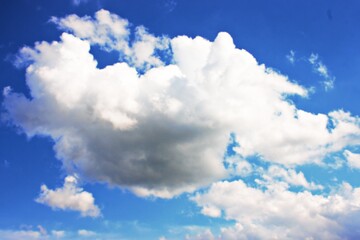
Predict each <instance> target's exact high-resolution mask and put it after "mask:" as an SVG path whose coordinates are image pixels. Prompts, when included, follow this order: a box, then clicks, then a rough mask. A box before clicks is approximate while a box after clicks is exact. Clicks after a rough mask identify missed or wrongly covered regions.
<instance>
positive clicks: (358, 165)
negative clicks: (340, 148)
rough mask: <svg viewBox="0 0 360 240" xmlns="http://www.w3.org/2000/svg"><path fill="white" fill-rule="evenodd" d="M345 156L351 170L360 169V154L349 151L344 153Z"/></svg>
mask: <svg viewBox="0 0 360 240" xmlns="http://www.w3.org/2000/svg"><path fill="white" fill-rule="evenodd" d="M344 156H345V158H346V160H347V162H348V165H349V166H350V167H351V168H355V169H360V154H359V153H353V152H351V151H349V150H345V151H344Z"/></svg>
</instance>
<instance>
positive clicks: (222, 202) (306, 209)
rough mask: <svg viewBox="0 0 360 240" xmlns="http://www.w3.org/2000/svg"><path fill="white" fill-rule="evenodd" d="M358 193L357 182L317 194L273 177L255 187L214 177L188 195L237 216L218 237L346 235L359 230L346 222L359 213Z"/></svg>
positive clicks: (320, 237) (342, 236) (332, 237)
mask: <svg viewBox="0 0 360 240" xmlns="http://www.w3.org/2000/svg"><path fill="white" fill-rule="evenodd" d="M359 197H360V188H352V187H351V186H350V185H349V184H348V183H343V185H342V186H341V187H340V188H339V189H338V190H337V191H335V192H332V193H330V194H329V195H328V196H323V195H314V194H312V193H310V192H308V191H303V192H291V191H289V190H288V189H287V188H286V187H285V186H284V185H282V184H279V183H275V184H273V185H269V186H267V188H266V189H257V188H254V187H250V186H247V185H246V184H245V183H244V182H243V181H241V180H238V181H233V182H228V181H223V182H217V183H214V184H213V185H212V186H211V187H210V189H209V190H208V191H207V192H205V193H202V194H200V193H198V194H197V195H196V196H195V197H194V199H193V200H194V201H195V202H196V203H197V204H198V205H199V206H200V207H202V209H204V208H209V207H211V208H213V209H218V211H221V212H222V213H223V216H224V218H226V219H228V220H235V221H236V222H237V224H236V225H234V226H233V227H228V228H223V229H222V230H221V235H222V237H221V239H226V240H227V239H265V238H266V239H347V238H348V237H349V236H351V234H353V236H352V237H356V236H355V235H356V234H359V233H356V232H355V231H354V230H355V229H356V227H358V226H351V225H349V220H351V219H352V218H354V216H355V215H356V214H357V215H359V213H360V212H359V211H360V201H359V199H360V198H359ZM203 214H206V212H204V211H203ZM354 214H355V215H354ZM209 216H212V217H214V216H213V215H211V214H210V215H209ZM357 237H359V235H358V236H357ZM351 239H353V238H351Z"/></svg>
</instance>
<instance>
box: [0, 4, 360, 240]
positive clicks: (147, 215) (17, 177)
mask: <svg viewBox="0 0 360 240" xmlns="http://www.w3.org/2000/svg"><path fill="white" fill-rule="evenodd" d="M99 9H107V10H109V11H110V12H112V13H114V14H117V15H119V16H121V17H122V18H126V19H128V20H129V22H131V24H132V25H133V26H138V25H144V26H145V27H146V28H147V29H148V30H149V32H151V33H153V34H154V35H156V36H159V35H163V34H165V35H167V36H169V37H170V38H172V37H176V36H178V35H187V36H190V37H195V36H202V37H204V38H206V39H209V40H211V41H212V40H213V39H214V38H215V37H216V35H217V34H218V33H219V32H221V31H226V32H228V33H230V34H231V36H232V37H233V40H234V43H235V45H236V46H237V47H238V48H243V49H246V50H247V51H249V52H250V53H251V54H252V55H253V56H254V57H255V58H256V59H257V61H258V62H259V63H264V64H265V65H266V66H268V67H271V68H274V69H276V70H277V71H279V72H281V73H282V74H284V75H287V76H288V77H289V78H290V79H291V80H294V81H297V82H298V83H300V84H301V85H303V86H306V87H311V86H313V87H315V92H314V93H313V94H311V96H310V97H309V98H308V99H300V98H297V97H295V98H293V99H292V100H293V101H294V102H295V103H296V104H297V106H298V108H300V109H304V110H306V111H310V112H313V113H319V112H321V113H327V112H329V111H331V110H334V109H344V110H346V111H350V112H351V113H352V114H353V115H360V110H359V102H360V95H359V92H360V83H359V77H360V68H359V66H360V44H359V43H360V31H359V25H360V2H359V1H356V0H349V1H339V0H330V1H329V0H317V1H314V0H303V1H297V0H291V1H289V0H272V1H266V0H263V1H260V0H256V1H254V0H241V1H238V0H222V1H218V0H212V1H209V0H196V1H190V0H156V1H148V0H133V1H130V0H88V1H86V2H82V3H80V4H78V5H76V4H74V3H73V2H72V1H70V0H53V1H46V0H14V1H3V2H2V5H1V8H0V29H1V35H0V89H3V88H4V87H6V86H11V88H12V89H13V90H14V92H21V93H24V94H26V95H27V96H29V95H28V94H29V93H28V88H27V86H26V83H25V74H24V73H25V70H24V69H23V68H20V69H19V68H16V67H15V66H14V65H13V61H14V59H15V58H16V54H17V52H18V50H19V49H20V48H22V47H23V46H33V44H34V42H36V41H53V40H59V35H60V33H61V31H60V30H58V29H57V27H56V26H55V24H53V23H51V22H49V19H50V18H51V17H52V16H56V17H64V16H66V15H68V14H73V13H74V14H77V15H79V16H84V15H89V16H93V14H94V13H95V12H96V11H97V10H99ZM291 50H293V51H294V52H295V57H296V59H297V60H296V62H295V63H294V64H291V63H290V62H289V61H288V60H287V58H286V55H288V54H289V53H290V51H291ZM92 52H93V54H94V55H95V58H96V59H97V60H98V62H99V66H105V65H108V64H112V63H114V62H116V61H117V55H116V54H111V53H110V54H108V53H107V54H104V53H103V52H101V51H100V50H99V49H96V48H94V49H92ZM311 53H315V54H318V56H319V59H321V61H322V62H323V63H324V64H325V65H326V66H327V68H328V70H329V73H330V74H331V76H334V77H335V78H336V79H335V85H334V88H333V89H331V90H329V91H325V90H324V89H323V88H322V86H321V84H320V81H321V80H322V77H321V76H319V75H318V74H316V72H314V70H313V68H312V67H311V65H310V64H309V62H308V60H307V59H308V58H309V56H310V54H311ZM0 102H3V96H1V97H0ZM2 114H3V115H2V116H3V117H2V118H3V119H5V118H6V114H5V113H4V110H2ZM52 146H53V142H52V140H51V139H50V138H47V137H39V136H37V137H34V138H32V139H28V138H27V137H26V136H25V134H23V133H22V132H21V130H19V129H17V128H16V127H14V126H11V124H10V123H9V122H8V121H6V120H3V121H2V122H1V124H0V193H1V194H0V196H1V197H0V229H13V230H16V229H24V226H25V225H28V226H30V225H31V226H34V227H33V228H34V229H36V226H37V225H42V226H44V227H46V228H48V229H64V230H68V231H76V230H77V229H89V230H92V231H95V232H110V231H113V232H117V233H118V234H119V236H126V237H128V238H129V239H140V238H141V239H157V238H158V237H159V236H162V235H165V234H164V233H167V232H168V231H169V228H170V227H171V226H188V225H200V226H209V225H210V226H220V225H221V226H226V225H227V224H230V223H231V221H230V222H227V221H225V220H221V219H212V218H207V217H204V216H202V215H201V214H199V209H198V208H197V207H196V206H195V204H194V203H192V202H190V201H188V198H187V196H186V194H185V195H181V196H180V197H177V198H175V199H172V200H161V199H150V200H149V199H141V198H138V197H136V196H134V195H133V194H131V193H129V192H128V191H125V190H119V189H117V188H109V187H108V186H106V185H103V184H100V183H88V184H86V185H84V188H85V189H86V191H89V192H91V193H92V194H93V195H94V196H95V199H96V202H97V204H98V205H99V206H100V208H101V209H102V214H103V217H101V218H98V219H92V218H81V217H79V214H78V213H76V212H71V211H53V210H51V208H50V207H47V206H44V205H41V204H39V203H36V202H35V201H34V199H35V198H36V197H37V196H38V194H39V192H40V185H41V184H43V183H45V184H46V185H47V186H49V187H50V188H55V187H59V186H61V185H62V183H63V178H64V177H65V176H66V173H65V172H64V170H63V169H62V164H61V162H60V161H59V160H57V159H56V157H55V154H54V151H53V149H52ZM304 171H310V172H311V170H304ZM348 173H349V174H350V175H351V177H350V179H352V180H349V181H352V182H355V180H359V177H358V173H356V172H355V173H354V171H351V170H348V169H347V170H344V173H341V174H340V176H342V174H348ZM326 174H328V173H324V175H321V176H326V177H325V178H326V179H327V180H324V181H330V180H329V179H328V178H329V177H330V176H331V175H326ZM321 176H320V178H321ZM357 185H358V184H357ZM25 228H26V227H25ZM214 231H215V232H216V231H218V229H217V230H216V229H215V230H214ZM181 234H182V233H174V236H175V237H179V236H180V235H181ZM144 236H147V238H144ZM0 239H1V236H0ZM104 239H106V238H104Z"/></svg>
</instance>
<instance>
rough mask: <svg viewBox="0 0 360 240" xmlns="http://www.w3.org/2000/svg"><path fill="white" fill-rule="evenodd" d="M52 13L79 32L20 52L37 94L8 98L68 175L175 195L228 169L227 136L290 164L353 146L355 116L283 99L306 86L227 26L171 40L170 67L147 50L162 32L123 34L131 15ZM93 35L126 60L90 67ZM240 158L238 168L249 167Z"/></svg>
mask: <svg viewBox="0 0 360 240" xmlns="http://www.w3.org/2000/svg"><path fill="white" fill-rule="evenodd" d="M53 21H54V22H56V23H57V24H59V26H60V27H61V28H62V29H66V30H70V31H71V32H72V33H73V34H74V35H71V34H68V33H63V34H62V35H61V39H60V41H58V42H52V43H47V42H41V43H36V44H35V47H34V48H29V47H27V48H24V49H23V50H22V53H23V54H24V55H23V56H24V60H25V61H26V62H29V63H30V65H29V66H28V67H27V70H26V80H27V85H28V86H29V89H30V93H31V97H32V99H31V100H30V99H27V98H26V97H25V96H24V95H22V94H16V93H13V92H9V93H8V94H7V95H6V96H5V97H4V98H5V101H4V106H5V108H6V109H7V111H8V114H9V116H10V117H11V119H12V121H13V122H14V124H16V125H18V126H20V127H21V128H22V129H23V130H24V132H25V133H26V134H27V135H28V136H30V137H31V136H34V135H41V136H44V135H45V136H50V137H51V138H52V139H53V140H54V142H55V146H54V149H55V152H56V156H57V158H59V159H61V161H62V162H63V164H64V167H65V168H66V169H67V171H68V172H69V174H72V173H74V172H75V173H76V172H78V171H79V172H80V173H81V174H83V175H84V176H86V177H87V178H88V179H92V180H97V181H100V182H107V183H109V184H112V185H117V186H120V187H124V188H128V189H131V190H132V191H133V192H135V193H136V194H138V195H139V196H150V195H154V196H159V197H164V198H170V197H172V196H174V195H178V194H180V193H182V192H187V191H193V190H195V189H196V188H198V187H200V186H205V185H207V184H210V183H212V182H213V181H216V180H218V179H221V178H224V177H226V176H228V175H229V174H230V173H229V171H227V170H226V169H225V167H224V166H223V156H224V152H225V150H226V145H227V144H228V138H229V135H230V133H234V134H235V135H236V138H237V143H238V144H239V147H237V148H236V151H237V152H238V154H239V155H241V157H242V159H246V158H247V157H248V156H252V155H254V154H256V155H258V156H259V157H261V158H262V159H263V160H264V161H269V162H277V163H281V164H284V165H287V166H295V165H301V164H305V163H321V161H322V160H323V158H324V157H325V156H326V155H327V154H329V153H332V152H337V151H341V150H342V149H343V148H344V147H346V146H348V145H356V144H359V143H360V127H359V119H358V117H354V116H351V114H350V113H346V112H344V111H341V110H338V111H333V112H331V113H329V114H313V113H310V112H306V111H304V110H300V109H297V108H296V106H295V105H294V104H293V103H292V102H291V101H289V100H288V98H289V96H290V95H299V96H301V97H306V96H307V90H306V89H305V88H304V87H302V86H300V85H298V84H296V83H293V82H291V81H290V80H289V79H287V77H285V76H283V75H281V74H279V73H277V72H275V71H274V70H271V69H269V68H266V67H265V66H264V65H259V64H258V63H257V61H256V59H255V58H254V57H253V56H252V55H251V54H250V53H248V52H247V51H246V50H243V49H237V48H236V47H235V45H234V43H233V41H232V38H231V36H230V35H229V34H227V33H219V34H218V36H217V37H216V39H215V40H214V41H209V40H206V39H204V38H202V37H196V38H189V37H187V36H179V37H175V38H173V39H171V40H169V42H170V45H171V49H172V51H173V53H172V55H169V57H171V61H172V64H168V65H166V64H165V63H163V62H161V61H160V60H161V58H160V57H159V56H156V54H152V51H154V49H157V48H160V49H164V48H165V46H166V44H159V45H157V44H158V43H159V42H160V43H162V42H163V41H165V42H167V40H164V39H165V38H162V37H160V38H157V37H155V36H153V35H150V34H149V33H147V32H146V31H145V29H144V28H143V27H138V28H137V33H136V34H138V37H137V38H138V40H135V42H132V43H130V42H129V39H128V38H129V32H130V30H129V23H128V21H127V20H124V19H122V18H120V17H118V16H116V15H114V14H110V13H109V12H108V11H105V10H100V11H99V12H97V13H96V15H95V19H92V18H90V17H82V18H81V17H78V16H76V15H70V16H67V17H65V18H61V19H59V18H54V19H53ZM137 43H139V44H140V43H141V44H140V45H139V47H136V46H137V45H136V44H137ZM91 44H97V45H100V46H102V47H104V48H106V49H108V50H110V49H117V50H118V51H119V52H122V53H123V54H125V57H124V61H123V62H119V63H116V64H113V65H109V66H107V67H105V68H103V69H99V68H97V62H96V61H95V60H94V57H93V56H92V55H91V54H90V53H89V50H90V47H91ZM159 61H160V62H159ZM140 64H142V66H143V67H144V69H143V70H144V73H143V74H140V73H139V72H138V71H137V66H139V65H140ZM328 122H334V124H333V125H334V128H333V129H332V130H331V131H329V130H328V129H327V126H328ZM244 164H245V165H246V163H245V162H243V163H242V165H241V164H240V165H239V166H238V172H240V173H241V174H245V173H246V172H249V171H251V169H250V168H249V166H248V165H247V166H243V165H244ZM243 170H245V172H242V171H243ZM48 191H49V190H48Z"/></svg>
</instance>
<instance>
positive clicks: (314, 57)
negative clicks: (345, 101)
mask: <svg viewBox="0 0 360 240" xmlns="http://www.w3.org/2000/svg"><path fill="white" fill-rule="evenodd" d="M309 62H310V63H311V64H312V66H313V69H314V71H315V72H316V73H318V74H319V75H320V76H322V77H323V78H324V79H325V80H324V81H323V82H322V83H323V85H324V88H325V90H326V91H328V90H330V89H332V88H334V82H335V77H333V76H331V75H330V74H329V71H328V68H327V67H326V66H325V64H324V63H323V62H322V61H321V60H319V55H318V54H314V53H312V54H311V55H310V57H309Z"/></svg>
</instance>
